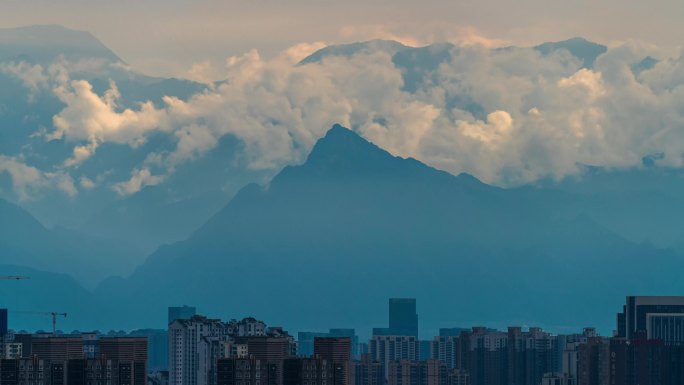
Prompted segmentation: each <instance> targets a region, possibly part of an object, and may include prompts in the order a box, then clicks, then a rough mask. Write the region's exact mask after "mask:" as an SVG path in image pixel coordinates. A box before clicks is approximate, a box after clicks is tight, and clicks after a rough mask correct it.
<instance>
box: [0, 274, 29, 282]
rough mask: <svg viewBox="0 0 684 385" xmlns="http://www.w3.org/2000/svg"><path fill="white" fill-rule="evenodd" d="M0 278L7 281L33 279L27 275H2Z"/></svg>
mask: <svg viewBox="0 0 684 385" xmlns="http://www.w3.org/2000/svg"><path fill="white" fill-rule="evenodd" d="M0 279H4V280H7V281H21V280H23V279H31V277H27V276H25V275H0Z"/></svg>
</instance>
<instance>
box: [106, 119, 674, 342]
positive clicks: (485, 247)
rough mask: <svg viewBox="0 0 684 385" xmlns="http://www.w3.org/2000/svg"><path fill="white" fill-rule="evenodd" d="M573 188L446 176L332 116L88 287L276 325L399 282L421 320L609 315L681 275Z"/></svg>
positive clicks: (669, 255) (601, 321)
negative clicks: (167, 238) (186, 233)
mask: <svg viewBox="0 0 684 385" xmlns="http://www.w3.org/2000/svg"><path fill="white" fill-rule="evenodd" d="M571 198H572V196H571V195H570V194H566V193H563V192H562V191H555V190H541V189H532V188H523V189H514V190H505V189H499V188H496V187H492V186H489V185H486V184H484V183H481V182H480V181H478V180H477V179H476V178H474V177H472V176H470V175H466V174H462V175H459V176H453V175H450V174H448V173H445V172H442V171H439V170H436V169H434V168H431V167H429V166H426V165H424V164H422V163H420V162H418V161H416V160H413V159H402V158H398V157H394V156H392V155H391V154H389V153H387V152H386V151H384V150H382V149H380V148H378V147H377V146H375V145H373V144H371V143H369V142H367V141H366V140H364V139H363V138H361V137H360V136H358V135H357V134H355V133H353V132H352V131H349V130H347V129H345V128H342V127H340V126H335V127H333V128H332V129H331V130H330V131H329V132H328V134H327V135H326V136H325V137H324V138H322V139H321V140H320V141H319V142H318V143H317V144H316V146H315V147H314V149H313V150H312V152H311V154H310V155H309V157H308V159H307V161H306V162H305V163H304V164H302V165H300V166H293V167H286V168H285V169H283V170H282V171H281V172H280V174H278V175H277V176H276V177H275V178H274V179H273V180H272V181H271V183H269V184H268V185H266V186H258V185H254V184H253V185H249V186H247V187H245V188H244V189H243V190H242V191H240V193H238V195H237V196H236V197H235V198H234V199H233V200H232V201H231V202H230V204H228V205H227V206H226V207H225V208H224V209H223V210H221V211H220V212H219V213H217V214H216V215H215V216H214V217H213V218H212V219H211V220H209V221H208V222H207V223H206V224H205V225H204V226H202V227H201V228H200V229H198V230H197V231H196V232H195V233H194V234H193V235H192V236H191V237H190V238H189V239H188V240H187V241H184V242H180V243H177V244H174V245H171V246H165V247H162V248H160V249H159V250H158V251H157V252H156V253H154V254H153V255H152V256H151V257H150V258H149V259H148V261H147V262H146V263H145V264H144V265H143V266H141V267H140V268H139V269H138V270H137V271H136V273H135V274H133V276H131V277H130V278H129V279H127V280H110V281H108V282H106V283H105V284H103V285H101V286H100V288H99V289H98V292H97V294H98V295H99V296H101V298H108V299H111V300H113V301H114V303H117V301H121V303H126V304H127V306H132V307H134V308H135V310H132V311H135V312H136V314H140V316H141V317H146V319H149V320H156V322H158V323H161V322H162V320H161V317H162V316H163V314H164V313H163V309H164V307H165V306H167V305H169V304H171V303H181V302H182V303H186V302H187V303H193V304H195V305H197V306H199V307H200V309H202V310H203V311H205V312H208V313H210V314H214V315H223V314H227V313H226V312H228V311H230V312H232V313H233V314H234V313H235V312H237V313H245V314H247V313H250V314H260V316H261V317H263V318H266V319H269V320H273V322H276V323H281V324H286V325H288V324H297V325H300V326H311V327H322V326H324V325H325V324H326V322H329V320H330V319H336V320H337V322H339V323H341V324H347V325H354V326H358V327H371V326H372V324H370V323H373V322H375V323H377V324H381V322H383V321H382V320H383V318H384V311H383V309H382V306H381V304H382V303H384V302H385V301H386V298H387V297H389V296H393V295H394V296H397V295H399V296H401V295H409V296H417V297H418V298H419V301H420V304H421V314H424V315H425V316H424V317H422V318H421V320H422V321H424V322H425V324H424V325H431V326H433V327H436V326H437V323H438V322H440V320H441V321H444V320H451V321H453V322H454V324H456V323H459V322H478V323H486V322H491V323H495V322H497V321H501V320H508V321H509V322H513V323H515V322H518V323H528V324H529V323H532V324H542V325H544V326H555V327H556V328H558V327H560V326H562V325H573V326H578V325H583V324H589V323H594V324H595V323H597V322H598V325H599V326H600V327H603V328H604V329H606V328H608V327H610V326H611V325H612V322H613V315H612V313H613V310H612V309H611V308H610V306H611V305H613V304H615V303H619V301H620V300H621V298H622V297H623V296H624V295H625V293H631V292H640V293H643V292H652V291H658V292H660V293H667V292H673V291H674V290H676V289H681V285H680V284H679V283H678V279H677V274H676V273H675V271H677V269H676V268H680V267H681V262H680V258H679V257H678V256H677V255H676V254H674V253H673V252H670V251H666V250H658V249H656V248H653V247H650V246H643V245H637V244H634V243H631V242H629V241H627V240H625V239H624V238H622V237H619V236H617V235H615V234H614V233H612V232H611V231H609V230H608V229H606V228H604V227H602V226H600V225H598V224H597V223H595V222H594V221H593V220H592V219H590V218H589V217H587V216H585V215H576V210H574V209H573V208H572V207H571V206H572V199H571ZM566 203H567V206H566ZM644 261H648V263H646V264H644V263H643V262H644ZM636 266H638V268H636ZM675 267H676V268H675ZM644 277H647V278H644ZM648 277H652V278H648ZM133 298H135V300H134V301H133ZM117 309H118V307H117ZM568 309H572V311H568ZM112 316H114V315H112ZM121 322H126V320H121Z"/></svg>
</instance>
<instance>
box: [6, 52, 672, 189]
mask: <svg viewBox="0 0 684 385" xmlns="http://www.w3.org/2000/svg"><path fill="white" fill-rule="evenodd" d="M320 47H321V44H320V43H319V44H303V45H298V46H295V47H293V48H291V49H289V50H287V51H285V52H283V53H282V54H280V55H278V56H277V57H275V58H272V59H264V58H263V57H262V56H261V55H260V54H259V53H258V52H257V51H255V50H253V51H249V52H247V53H245V54H244V55H241V56H235V57H231V58H229V59H227V61H226V67H225V68H223V69H215V68H207V66H206V65H204V64H203V65H201V66H198V67H194V68H193V70H192V71H194V73H195V74H196V75H197V77H198V78H202V76H203V75H202V73H204V72H215V71H219V70H220V71H222V73H223V78H224V79H225V80H224V81H222V82H218V83H214V84H212V85H211V86H210V87H209V88H208V89H207V90H206V91H204V92H202V93H199V94H196V95H194V96H193V97H191V98H190V99H188V100H185V101H183V100H180V99H178V98H175V97H173V96H167V97H165V98H164V104H163V106H155V105H154V104H152V103H151V102H148V103H143V104H141V105H139V106H138V107H137V108H134V109H122V108H120V107H119V106H118V105H117V99H118V98H119V97H120V95H119V91H118V89H117V87H116V84H115V83H114V82H112V83H111V85H110V87H109V90H108V91H107V92H106V93H103V94H101V95H98V94H97V93H96V92H94V90H93V87H92V86H91V85H90V84H89V83H88V82H87V81H85V80H78V79H69V78H68V77H67V78H65V77H64V76H61V77H60V80H51V81H46V80H45V79H44V77H45V76H50V73H43V72H42V71H40V69H36V68H32V67H26V66H24V67H21V66H15V67H12V68H10V69H5V71H14V72H16V73H17V74H21V76H23V79H25V82H26V84H27V87H29V88H37V87H43V86H44V85H45V84H46V83H50V84H51V87H52V91H53V92H54V94H55V95H56V96H57V97H58V98H59V100H61V101H62V102H63V103H64V105H65V107H64V109H63V110H62V111H60V112H59V113H58V114H57V115H55V116H54V118H53V123H54V124H53V127H52V128H51V129H49V130H48V132H47V134H46V139H47V140H55V139H62V140H65V141H67V142H68V143H72V145H73V153H72V155H71V157H69V158H68V159H65V160H64V161H63V163H62V165H61V166H60V168H58V170H60V172H61V173H62V174H63V175H73V177H75V178H77V179H79V176H78V175H77V169H78V167H79V165H81V164H83V163H84V162H88V161H89V159H90V158H91V157H93V156H96V154H97V149H98V147H99V146H100V145H102V144H103V143H114V144H118V145H123V146H130V147H133V148H135V147H138V146H140V145H141V144H143V143H145V142H146V141H147V140H148V138H149V136H150V135H152V134H157V133H163V134H165V135H169V137H171V138H173V139H174V141H175V143H176V144H175V148H174V149H173V150H171V151H152V152H150V153H149V154H148V156H147V158H146V160H145V161H144V162H143V163H141V164H139V165H138V166H137V167H136V168H135V169H133V170H130V175H131V178H130V179H129V180H123V181H114V184H113V189H114V190H115V191H116V192H117V193H119V194H121V195H129V194H133V193H136V192H137V191H139V190H140V189H141V188H142V187H144V186H146V185H155V184H160V183H163V181H164V180H165V178H166V177H167V176H168V175H170V174H172V173H173V172H174V170H175V168H176V167H177V166H178V165H180V164H184V163H187V162H192V161H193V160H195V159H198V158H199V157H202V156H204V154H206V153H207V152H209V151H212V150H213V149H215V148H216V146H217V144H218V142H219V140H220V139H221V138H222V137H224V136H227V135H230V136H233V137H235V138H237V139H239V141H240V142H241V143H242V144H243V152H242V153H241V154H239V156H240V157H242V158H244V160H245V161H246V164H247V165H248V168H251V169H254V170H263V169H271V170H277V169H279V168H280V167H282V166H284V165H287V164H293V163H300V162H302V161H303V160H304V159H305V156H306V155H307V154H308V152H309V151H310V149H311V147H312V146H313V144H314V143H315V142H316V140H317V139H318V138H320V137H321V136H323V135H324V133H325V131H326V130H327V129H328V128H329V127H330V126H331V125H332V124H333V123H341V124H343V125H345V126H347V127H351V128H352V129H354V130H355V131H357V132H358V133H360V134H361V135H363V136H364V137H366V138H367V139H369V140H371V141H373V142H374V143H376V144H378V145H379V146H381V147H383V148H386V149H387V150H389V151H391V152H392V153H394V154H396V155H400V156H404V157H414V158H416V159H419V160H421V161H423V162H425V163H427V164H430V165H432V166H435V167H437V168H441V169H444V170H447V171H449V172H452V173H454V174H458V173H461V172H468V173H471V174H473V175H475V176H477V177H478V178H480V179H482V180H484V181H486V182H488V183H493V184H497V185H501V186H517V185H522V184H527V183H534V182H535V181H538V180H540V179H542V178H553V179H562V178H564V177H566V176H568V175H574V174H577V173H580V172H581V170H582V166H583V165H595V166H602V167H609V168H628V167H641V165H642V159H643V158H644V157H647V156H654V155H657V156H656V157H655V158H654V159H656V163H657V164H658V165H659V166H663V167H682V166H683V162H684V161H683V157H682V155H683V154H684V135H683V134H684V132H683V131H682V130H684V119H683V115H684V87H683V85H684V56H682V55H681V54H677V55H669V56H668V55H667V53H666V52H661V51H659V50H658V49H657V48H655V47H653V46H649V45H645V44H640V43H636V42H628V43H623V44H619V45H616V46H614V47H611V48H610V49H609V50H608V51H607V52H606V53H605V54H603V55H601V56H600V57H599V58H598V60H597V61H596V63H595V65H594V66H593V68H582V63H581V61H580V60H579V59H577V58H576V57H574V56H572V55H570V54H569V53H568V52H567V51H564V50H560V51H557V52H555V53H552V54H549V55H542V54H541V53H539V52H537V51H536V50H534V49H522V48H520V49H518V48H510V49H493V48H490V47H488V46H485V45H481V44H466V45H462V46H446V45H441V46H435V47H433V48H431V49H432V50H433V51H436V50H446V53H447V54H448V55H447V57H448V59H446V60H442V61H440V62H429V63H428V64H431V65H432V67H430V65H427V66H426V65H422V66H418V65H416V67H415V68H409V70H410V71H412V73H411V74H408V73H407V68H405V67H401V66H399V65H398V64H396V63H395V61H394V60H393V57H392V56H391V55H390V54H389V53H386V52H382V51H370V50H360V51H358V52H356V53H354V54H352V55H349V56H333V57H324V58H323V59H322V61H320V62H315V63H309V64H304V65H301V64H298V63H299V61H300V60H301V59H302V58H304V57H306V56H307V55H308V54H310V53H312V52H313V51H315V50H316V49H318V48H320ZM428 51H429V49H428ZM433 54H434V55H433V56H430V58H434V57H438V56H439V55H437V54H436V53H435V52H433ZM647 56H652V57H656V58H659V61H658V62H657V63H656V64H655V65H653V66H652V67H650V68H639V69H638V70H635V68H636V67H638V65H639V64H640V63H641V62H642V61H643V59H644V58H646V57H647ZM426 60H428V61H429V60H431V59H426ZM419 64H420V63H419ZM422 64H425V63H422ZM51 73H59V72H58V71H57V72H56V71H52V72H51ZM416 79H417V80H416ZM408 82H413V83H415V84H414V86H412V87H407V83H408ZM0 160H1V159H0ZM9 161H11V159H10V158H5V159H4V162H5V163H6V164H7V163H8V162H9ZM4 167H5V168H4V170H5V171H7V170H9V166H7V165H6V166H4ZM15 167H16V165H15ZM2 170H3V169H2V168H0V171H2ZM10 173H11V171H10ZM15 174H16V173H15ZM15 174H12V175H15ZM70 178H71V177H70ZM80 180H81V181H84V179H82V178H81V179H80ZM22 183H24V185H25V184H27V183H29V182H22V181H18V182H15V186H19V187H18V188H19V189H22V188H23V187H21V186H22ZM81 185H82V187H84V188H86V187H89V188H92V185H91V184H90V183H88V181H87V180H86V182H85V184H84V183H81ZM71 186H73V183H72V184H71ZM65 190H69V188H66V189H65ZM71 193H75V187H74V191H73V192H71Z"/></svg>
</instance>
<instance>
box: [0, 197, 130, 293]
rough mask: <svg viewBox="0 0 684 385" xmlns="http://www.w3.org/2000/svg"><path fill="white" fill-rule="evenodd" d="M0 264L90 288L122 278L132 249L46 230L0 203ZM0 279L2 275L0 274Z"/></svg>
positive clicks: (11, 206)
mask: <svg viewBox="0 0 684 385" xmlns="http://www.w3.org/2000/svg"><path fill="white" fill-rule="evenodd" d="M0 218H2V220H0V264H12V265H21V266H26V267H31V268H34V269H38V270H45V271H51V272H55V273H66V274H69V275H70V276H72V277H74V278H76V279H77V280H78V281H80V282H81V283H83V284H85V285H88V286H90V287H93V286H94V285H95V284H97V283H98V282H100V280H102V279H104V278H105V277H108V276H110V275H126V274H128V273H129V272H130V269H131V267H132V266H135V265H134V263H132V262H131V260H140V259H141V258H142V256H140V255H137V254H136V249H135V248H133V247H131V246H127V245H126V244H124V243H121V242H119V241H115V240H110V239H106V238H96V237H89V236H85V235H83V234H80V233H77V232H74V231H72V230H68V229H64V228H54V229H52V230H49V229H47V228H45V227H44V226H43V225H42V224H40V223H39V222H38V221H37V220H36V219H35V218H34V217H33V216H31V214H29V213H28V212H26V211H25V210H23V209H21V208H20V207H18V206H16V205H14V204H12V203H9V202H7V201H4V200H2V199H0ZM0 275H6V274H3V273H0Z"/></svg>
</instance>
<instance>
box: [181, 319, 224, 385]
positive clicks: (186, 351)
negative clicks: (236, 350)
mask: <svg viewBox="0 0 684 385" xmlns="http://www.w3.org/2000/svg"><path fill="white" fill-rule="evenodd" d="M226 335H227V328H226V325H225V324H224V323H223V322H221V320H218V319H209V318H207V317H203V316H198V315H195V316H193V317H191V318H190V319H176V320H174V321H173V322H171V324H169V384H171V385H207V384H208V383H209V382H210V381H211V380H210V376H211V375H210V373H209V372H210V371H211V369H212V368H213V367H214V365H213V360H212V359H211V358H208V359H204V360H202V362H200V361H201V357H202V356H201V355H200V352H201V351H202V350H203V348H202V345H203V344H204V343H206V341H207V337H209V338H214V339H220V338H222V337H224V336H226ZM204 351H205V352H206V351H208V349H204ZM207 366H209V369H208V368H207ZM207 369H208V370H207Z"/></svg>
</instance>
